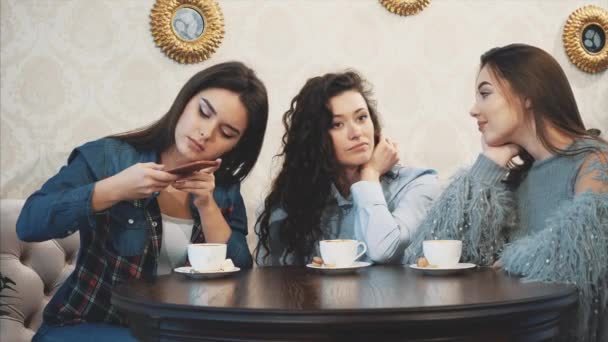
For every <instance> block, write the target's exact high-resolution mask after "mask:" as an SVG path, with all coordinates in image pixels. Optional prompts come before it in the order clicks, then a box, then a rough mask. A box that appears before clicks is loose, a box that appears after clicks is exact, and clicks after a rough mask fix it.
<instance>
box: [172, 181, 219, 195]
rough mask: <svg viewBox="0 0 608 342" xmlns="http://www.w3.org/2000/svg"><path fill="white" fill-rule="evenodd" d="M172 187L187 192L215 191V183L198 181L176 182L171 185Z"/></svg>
mask: <svg viewBox="0 0 608 342" xmlns="http://www.w3.org/2000/svg"><path fill="white" fill-rule="evenodd" d="M173 187H174V188H176V189H177V190H181V191H187V192H198V191H212V190H213V189H215V183H210V182H205V181H200V180H188V181H177V182H175V183H173Z"/></svg>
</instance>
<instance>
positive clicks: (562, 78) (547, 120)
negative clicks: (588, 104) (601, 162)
mask: <svg viewBox="0 0 608 342" xmlns="http://www.w3.org/2000/svg"><path fill="white" fill-rule="evenodd" d="M484 66H487V67H488V69H489V71H490V72H491V73H493V74H494V76H496V77H497V79H498V80H499V81H506V82H507V83H508V84H509V86H510V87H511V89H512V91H513V94H514V95H515V96H517V97H519V99H520V100H521V101H520V102H521V103H522V106H523V104H524V103H526V100H527V101H529V103H530V105H531V108H529V109H530V110H523V112H524V115H530V113H533V114H532V118H529V117H528V118H527V119H531V120H533V121H534V123H535V126H536V135H537V137H538V139H539V140H540V142H541V143H542V144H543V146H544V147H545V148H546V149H547V150H549V151H550V152H552V153H554V154H559V155H573V154H579V153H583V152H585V151H589V150H591V149H593V148H592V147H583V148H580V149H570V150H568V151H566V150H563V149H560V148H558V147H557V146H555V145H554V144H552V143H551V142H550V141H549V139H548V137H547V127H548V125H550V126H552V127H554V128H556V129H557V130H558V131H559V132H560V133H562V134H564V135H566V136H567V137H569V138H571V139H580V138H589V139H594V140H599V141H603V140H602V139H600V138H599V137H597V135H599V133H600V132H599V131H598V130H589V131H587V130H586V128H585V125H584V124H583V120H582V119H581V115H580V113H579V110H578V106H577V105H576V100H575V99H574V94H573V92H572V88H571V87H570V83H568V78H567V77H566V74H565V73H564V71H563V70H562V68H561V67H560V65H559V63H557V61H556V60H555V58H553V57H552V56H551V55H550V54H548V53H547V52H545V51H544V50H542V49H539V48H537V47H534V46H530V45H525V44H510V45H506V46H503V47H497V48H493V49H491V50H489V51H487V52H486V53H484V54H483V55H481V65H480V67H479V69H480V70H481V69H482V68H483V67H484ZM499 83H500V82H499ZM507 98H508V97H507ZM512 103H514V102H512ZM522 109H523V108H522ZM519 157H520V158H521V160H522V161H523V163H519V164H515V163H512V162H511V163H510V164H509V167H510V169H511V172H510V173H509V177H508V179H507V183H509V184H511V185H517V184H519V182H520V181H521V179H522V177H523V176H524V175H525V173H526V171H528V170H529V169H530V167H531V166H532V163H533V162H534V158H533V157H532V156H531V155H530V154H529V153H528V152H527V151H525V150H522V151H521V153H520V154H519Z"/></svg>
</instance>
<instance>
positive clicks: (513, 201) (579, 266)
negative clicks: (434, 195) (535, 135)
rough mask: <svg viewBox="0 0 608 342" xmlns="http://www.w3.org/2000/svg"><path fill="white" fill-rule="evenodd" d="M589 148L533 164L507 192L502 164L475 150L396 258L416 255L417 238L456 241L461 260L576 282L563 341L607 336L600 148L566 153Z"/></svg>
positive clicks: (605, 197)
mask: <svg viewBox="0 0 608 342" xmlns="http://www.w3.org/2000/svg"><path fill="white" fill-rule="evenodd" d="M589 147H592V148H595V149H596V150H594V151H595V152H593V151H589V150H587V151H583V152H581V153H579V154H576V155H574V156H565V155H556V156H553V157H550V158H548V159H545V160H542V161H538V162H535V163H534V164H533V165H532V168H531V169H530V170H529V171H528V172H527V174H526V176H525V178H524V179H523V180H522V181H521V183H520V184H519V185H518V186H517V187H516V188H515V189H511V188H509V187H507V186H506V185H505V183H504V182H502V180H503V179H504V178H505V176H506V175H507V173H508V170H507V169H506V168H504V167H501V166H499V165H498V164H496V163H494V162H493V161H492V160H490V159H488V158H487V157H485V156H484V155H480V156H479V157H478V158H477V161H476V162H475V164H474V165H473V167H472V168H471V169H470V170H468V171H465V172H462V173H460V174H459V175H457V176H456V177H455V179H454V180H453V181H452V182H451V183H450V185H449V186H448V187H447V188H446V190H445V191H444V193H443V194H442V196H441V197H440V199H439V200H437V202H436V203H435V205H434V206H433V208H432V209H431V210H430V212H429V214H428V216H427V218H426V219H425V220H424V221H423V223H422V224H421V226H420V229H419V230H418V234H417V235H416V237H415V238H414V239H413V240H412V244H411V245H410V247H408V249H406V251H405V252H404V258H403V263H408V264H409V263H414V262H415V260H416V258H417V257H419V256H421V255H422V241H423V240H427V239H459V240H462V241H463V254H462V261H463V262H472V263H476V264H478V265H486V266H487V265H492V264H493V263H494V262H495V261H497V260H500V261H501V262H502V264H503V270H504V271H506V272H508V273H510V274H514V275H518V276H521V277H522V281H546V282H563V283H570V284H574V285H576V286H577V287H578V289H579V308H578V316H577V317H578V323H577V324H576V326H577V327H576V329H575V330H574V331H571V332H569V335H570V336H568V337H566V339H567V340H576V341H608V310H607V301H608V298H607V297H608V284H607V283H608V280H607V278H608V167H607V166H608V159H606V158H608V146H607V145H606V144H603V143H600V142H597V141H594V140H588V139H581V140H578V141H576V142H575V143H574V144H572V145H571V146H570V147H568V148H567V150H569V151H575V150H576V151H579V150H580V149H581V148H589ZM581 182H584V183H581ZM581 184H592V186H591V187H588V188H585V190H581V189H580V188H581V187H580V186H578V187H577V185H581ZM575 189H579V190H578V191H575Z"/></svg>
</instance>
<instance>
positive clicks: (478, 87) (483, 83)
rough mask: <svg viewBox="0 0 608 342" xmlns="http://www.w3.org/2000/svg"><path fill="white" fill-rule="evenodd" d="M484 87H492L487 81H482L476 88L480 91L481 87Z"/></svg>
mask: <svg viewBox="0 0 608 342" xmlns="http://www.w3.org/2000/svg"><path fill="white" fill-rule="evenodd" d="M484 85H489V86H490V87H491V86H492V85H491V84H490V82H488V81H483V82H481V83H479V85H478V86H477V89H481V87H483V86H484Z"/></svg>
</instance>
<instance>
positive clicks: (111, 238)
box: [17, 138, 252, 325]
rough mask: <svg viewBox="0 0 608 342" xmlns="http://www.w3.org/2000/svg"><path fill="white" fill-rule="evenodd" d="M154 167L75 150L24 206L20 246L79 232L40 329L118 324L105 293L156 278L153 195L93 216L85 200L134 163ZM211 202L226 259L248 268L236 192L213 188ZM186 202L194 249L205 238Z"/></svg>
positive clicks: (119, 151)
mask: <svg viewBox="0 0 608 342" xmlns="http://www.w3.org/2000/svg"><path fill="white" fill-rule="evenodd" d="M157 160H158V155H157V153H156V152H153V151H138V150H136V149H134V148H133V147H132V146H130V145H128V144H126V143H124V142H121V141H118V140H115V139H107V138H106V139H100V140H97V141H94V142H90V143H88V144H85V145H83V146H80V147H79V148H77V149H75V150H74V151H73V152H72V154H71V155H70V157H69V158H68V165H66V166H64V167H63V168H62V169H61V170H60V171H59V173H58V174H57V175H55V176H53V177H52V178H51V179H49V180H48V181H47V182H46V183H45V184H44V185H43V186H42V188H41V189H40V190H38V191H36V192H35V193H34V194H32V195H31V196H30V197H29V198H28V199H27V201H26V203H25V205H24V207H23V210H22V212H21V214H20V215H19V219H18V221H17V234H18V235H19V237H20V238H21V239H22V240H25V241H44V240H48V239H52V238H62V237H65V236H68V235H70V234H72V233H74V232H75V231H76V230H79V231H80V250H79V253H78V258H77V261H76V266H75V269H74V271H73V272H72V274H70V276H69V277H68V278H67V279H66V281H65V282H64V284H63V285H62V286H61V288H60V289H59V290H58V291H57V292H56V293H55V295H54V296H53V298H52V299H51V301H50V302H49V304H48V305H47V306H46V308H45V311H44V321H45V323H48V324H51V325H64V324H77V323H82V322H106V323H113V324H125V323H126V322H125V321H124V317H123V315H122V314H121V313H120V312H118V311H117V310H116V308H115V307H114V306H113V305H112V304H111V303H110V298H111V294H112V289H113V288H114V287H115V286H117V285H119V284H121V283H123V282H125V281H127V280H130V279H146V280H151V279H153V278H154V277H155V276H156V268H157V264H158V258H159V255H160V248H161V241H162V219H161V214H160V208H159V206H158V202H157V201H156V196H151V197H149V198H147V199H143V200H135V201H123V202H119V203H117V204H115V205H114V206H112V207H111V208H109V209H107V210H105V211H103V212H99V213H93V212H92V210H91V196H92V191H93V187H94V183H95V182H96V181H98V180H100V179H103V178H105V177H109V176H111V175H114V174H116V173H118V172H120V171H121V170H123V169H125V168H127V167H129V166H131V165H133V164H135V163H138V162H150V161H157ZM214 198H215V200H216V202H217V204H218V206H219V207H220V208H221V210H222V213H223V215H224V218H225V219H226V221H227V223H228V225H229V226H230V228H231V229H232V234H231V236H230V238H229V240H228V242H227V245H228V251H227V254H228V257H229V258H232V259H233V261H234V263H235V264H236V265H237V266H239V267H242V268H248V267H251V265H252V259H251V254H250V252H249V249H248V247H247V242H246V239H245V236H246V234H247V218H246V213H245V207H244V203H243V200H242V197H241V195H240V185H239V184H235V185H230V186H222V185H218V186H216V190H215V192H214ZM192 201H193V198H192V197H191V198H190V207H191V212H192V215H193V218H194V222H195V224H194V227H193V230H192V235H191V238H190V241H191V242H193V243H200V242H204V240H205V238H204V235H203V232H202V229H201V225H200V217H199V216H198V211H197V210H196V208H195V207H194V205H193V203H192Z"/></svg>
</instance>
